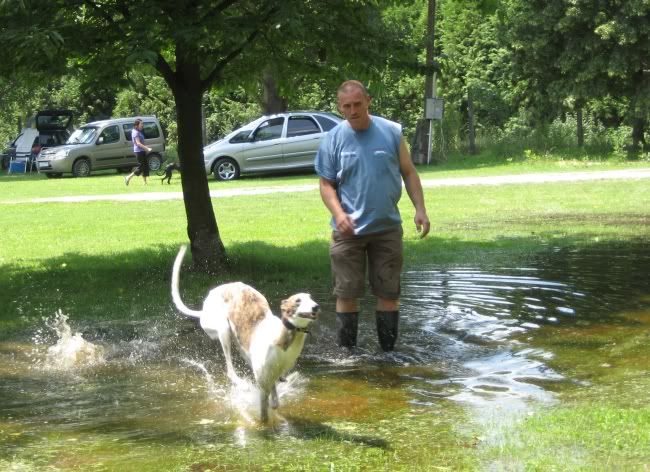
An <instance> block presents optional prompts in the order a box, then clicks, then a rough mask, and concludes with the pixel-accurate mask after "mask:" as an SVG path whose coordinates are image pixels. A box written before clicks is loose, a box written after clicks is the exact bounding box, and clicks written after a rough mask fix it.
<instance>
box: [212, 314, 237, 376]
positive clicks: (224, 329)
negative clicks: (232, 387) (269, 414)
mask: <svg viewBox="0 0 650 472" xmlns="http://www.w3.org/2000/svg"><path fill="white" fill-rule="evenodd" d="M216 328H217V335H218V336H219V342H220V343H221V349H222V350H223V356H224V357H225V359H226V373H227V374H228V378H229V379H230V381H231V382H233V383H235V384H237V383H240V382H241V379H240V378H239V376H238V375H237V373H236V372H235V367H234V366H233V363H232V343H231V331H230V325H229V324H228V319H226V317H225V316H224V317H221V318H219V322H218V324H217V326H216Z"/></svg>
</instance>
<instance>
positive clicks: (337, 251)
mask: <svg viewBox="0 0 650 472" xmlns="http://www.w3.org/2000/svg"><path fill="white" fill-rule="evenodd" d="M337 96H338V109H339V111H340V112H341V114H342V115H343V117H344V118H345V121H343V122H341V123H340V124H339V125H338V126H336V127H335V128H333V129H332V130H330V131H329V133H328V134H327V136H326V137H325V139H324V140H323V142H322V143H321V146H320V149H319V150H318V154H317V155H316V165H315V166H316V173H317V174H318V175H319V177H320V193H321V197H322V199H323V202H324V203H325V206H326V207H327V209H328V210H329V211H330V213H331V214H332V221H331V225H332V228H333V232H332V241H331V244H330V261H331V266H332V280H333V284H334V295H336V297H337V298H336V319H337V322H336V324H337V344H338V345H339V346H344V347H347V348H352V347H354V346H356V343H357V329H358V321H359V298H360V297H361V296H362V295H363V292H364V284H365V274H366V264H367V269H368V279H369V282H370V287H371V289H372V293H373V295H375V296H376V297H377V305H376V321H377V336H378V338H379V344H380V345H381V348H382V349H383V350H384V351H392V350H393V348H394V346H395V341H396V339H397V330H398V324H399V294H400V274H401V270H402V260H403V257H402V250H403V246H402V235H403V232H402V219H401V217H400V214H399V210H398V208H397V203H398V202H399V199H400V197H401V194H402V179H403V180H404V186H405V187H406V192H407V193H408V196H409V198H410V199H411V202H412V203H413V206H414V207H415V218H414V221H415V226H416V228H417V230H418V231H419V232H420V236H421V237H425V236H426V235H427V234H428V233H429V229H430V223H429V218H428V216H427V211H426V208H425V205H424V195H423V193H422V184H421V182H420V177H419V176H418V174H417V171H416V169H415V166H414V165H413V163H412V162H411V158H410V156H409V152H408V149H407V147H406V142H405V140H404V137H403V136H402V129H401V126H400V125H399V124H397V123H394V122H392V121H388V120H386V119H384V118H380V117H378V116H372V115H370V113H369V107H370V101H371V98H370V95H369V94H368V91H367V90H366V88H365V87H364V85H363V84H362V83H361V82H358V81H356V80H349V81H346V82H343V83H342V84H341V86H340V87H339V89H338V93H337Z"/></svg>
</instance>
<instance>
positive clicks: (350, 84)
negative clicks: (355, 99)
mask: <svg viewBox="0 0 650 472" xmlns="http://www.w3.org/2000/svg"><path fill="white" fill-rule="evenodd" d="M354 89H359V90H361V92H363V94H364V95H365V96H366V97H370V94H369V93H368V89H367V88H366V86H365V85H363V84H362V83H361V82H359V81H358V80H346V81H345V82H343V83H342V84H341V85H339V88H338V90H337V91H336V95H337V96H338V95H340V94H342V93H347V92H351V91H352V90H354Z"/></svg>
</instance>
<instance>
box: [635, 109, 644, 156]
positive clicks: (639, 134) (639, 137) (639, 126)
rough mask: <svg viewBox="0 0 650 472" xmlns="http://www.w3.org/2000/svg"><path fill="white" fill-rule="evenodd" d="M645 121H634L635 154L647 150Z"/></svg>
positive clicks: (636, 119)
mask: <svg viewBox="0 0 650 472" xmlns="http://www.w3.org/2000/svg"><path fill="white" fill-rule="evenodd" d="M644 132H645V119H643V118H638V117H637V118H634V119H633V120H632V150H633V151H634V152H637V151H639V150H640V149H642V148H645V146H646V142H645V133H644Z"/></svg>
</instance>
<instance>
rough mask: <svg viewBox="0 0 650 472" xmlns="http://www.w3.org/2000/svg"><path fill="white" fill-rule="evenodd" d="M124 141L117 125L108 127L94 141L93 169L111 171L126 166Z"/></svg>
mask: <svg viewBox="0 0 650 472" xmlns="http://www.w3.org/2000/svg"><path fill="white" fill-rule="evenodd" d="M123 141H124V140H123V139H122V135H121V134H120V127H119V126H118V125H108V126H106V127H105V128H104V129H102V131H101V132H100V134H99V137H98V138H97V141H95V150H94V152H93V156H94V159H93V160H94V162H93V163H92V166H93V168H94V169H112V168H116V167H123V166H124V165H126V156H125V147H124V142H123Z"/></svg>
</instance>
